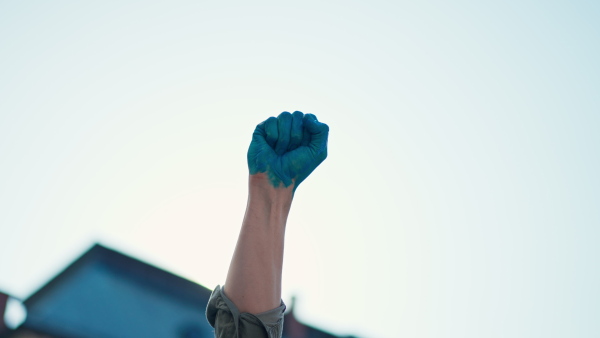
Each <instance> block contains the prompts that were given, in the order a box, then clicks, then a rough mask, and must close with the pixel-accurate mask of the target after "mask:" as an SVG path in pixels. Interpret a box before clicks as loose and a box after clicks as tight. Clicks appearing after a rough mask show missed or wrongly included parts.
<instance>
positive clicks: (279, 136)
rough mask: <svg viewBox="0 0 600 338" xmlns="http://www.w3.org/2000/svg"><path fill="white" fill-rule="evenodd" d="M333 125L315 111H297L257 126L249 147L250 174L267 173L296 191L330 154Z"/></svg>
mask: <svg viewBox="0 0 600 338" xmlns="http://www.w3.org/2000/svg"><path fill="white" fill-rule="evenodd" d="M328 135H329V127H328V126H327V125H326V124H325V123H321V122H319V121H317V117H316V116H314V115H312V114H306V115H305V114H302V113H301V112H299V111H295V112H294V113H293V114H290V113H288V112H283V113H281V114H280V115H279V116H278V117H277V118H275V117H269V118H268V119H267V120H266V121H264V122H262V123H260V124H259V125H258V126H256V129H255V130H254V134H252V142H251V143H250V148H249V149H248V168H249V169H250V175H254V174H258V173H266V174H267V175H268V177H269V180H270V182H271V184H273V186H274V187H279V185H280V184H283V186H285V187H289V186H290V185H291V184H294V191H295V190H296V188H297V187H298V185H300V183H302V181H304V179H305V178H307V177H308V175H310V173H311V172H312V171H313V170H315V168H316V167H317V166H318V165H319V164H321V162H323V161H324V160H325V158H326V157H327V136H328Z"/></svg>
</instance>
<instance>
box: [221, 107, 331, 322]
mask: <svg viewBox="0 0 600 338" xmlns="http://www.w3.org/2000/svg"><path fill="white" fill-rule="evenodd" d="M328 133H329V127H328V126H327V125H326V124H324V123H320V122H318V121H317V118H316V117H315V116H314V115H312V114H306V115H305V114H303V113H301V112H298V111H297V112H294V113H293V114H290V113H288V112H283V113H281V114H280V115H279V116H278V117H277V118H275V117H270V118H269V119H267V120H266V121H264V122H262V123H260V124H259V125H258V126H257V127H256V129H255V131H254V134H253V135H252V142H251V143H250V148H249V149H248V167H249V171H250V177H249V184H248V204H247V206H246V214H245V216H244V220H243V222H242V227H241V230H240V234H239V237H238V241H237V245H236V248H235V252H234V254H233V258H232V260H231V264H230V266H229V272H228V273H227V279H226V281H225V286H224V292H225V294H226V296H227V297H228V298H229V299H230V300H231V301H232V302H233V303H234V304H235V305H236V306H237V307H238V309H239V311H240V312H248V313H252V314H257V313H261V312H265V311H268V310H271V309H274V308H276V307H278V306H279V305H280V304H281V272H282V267H283V247H284V237H285V227H286V222H287V217H288V214H289V211H290V207H291V205H292V199H293V197H294V192H295V191H296V189H297V188H298V185H299V184H300V183H301V182H302V181H304V179H306V177H308V175H310V173H311V172H312V171H313V170H314V169H315V168H316V167H317V166H318V165H319V164H320V163H321V162H323V161H324V160H325V158H326V157H327V137H328Z"/></svg>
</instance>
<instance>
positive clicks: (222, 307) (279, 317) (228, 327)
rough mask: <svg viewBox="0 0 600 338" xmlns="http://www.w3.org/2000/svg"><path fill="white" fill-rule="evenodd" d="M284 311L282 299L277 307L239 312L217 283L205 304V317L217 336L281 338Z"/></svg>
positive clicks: (224, 337)
mask: <svg viewBox="0 0 600 338" xmlns="http://www.w3.org/2000/svg"><path fill="white" fill-rule="evenodd" d="M284 312H285V304H284V303H283V301H282V302H281V305H280V306H279V307H276V308H274V309H272V310H269V311H266V312H262V313H259V314H256V315H253V314H251V313H246V312H244V313H240V311H239V310H238V308H237V307H236V306H235V304H233V302H232V301H231V300H229V298H227V296H226V295H225V293H224V292H223V288H221V287H220V286H219V285H217V287H216V288H215V289H214V290H213V292H212V294H211V295H210V299H209V300H208V305H207V306H206V319H208V322H209V323H210V325H211V326H212V327H213V328H214V329H215V337H217V338H263V337H264V338H281V335H282V333H283V313H284Z"/></svg>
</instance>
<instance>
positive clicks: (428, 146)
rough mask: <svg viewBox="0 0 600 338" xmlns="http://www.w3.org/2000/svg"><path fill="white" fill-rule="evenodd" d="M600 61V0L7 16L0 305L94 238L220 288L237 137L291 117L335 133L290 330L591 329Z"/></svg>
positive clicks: (292, 267)
mask: <svg viewBox="0 0 600 338" xmlns="http://www.w3.org/2000/svg"><path fill="white" fill-rule="evenodd" d="M598 60H600V5H599V3H598V2H594V1H566V0H565V1H522V0H520V1H495V2H491V1H487V2H483V1H457V2H454V3H450V2H448V1H362V2H358V1H304V2H302V3H294V4H291V3H282V2H275V1H273V2H258V3H257V2H252V3H250V2H241V3H238V4H234V3H223V2H219V3H209V2H200V1H162V2H159V1H154V2H153V1H129V2H127V1H97V2H89V1H86V2H81V1H52V2H50V1H2V2H0V240H1V242H2V243H1V245H0V290H3V291H5V292H8V293H12V294H13V295H15V296H17V297H21V298H26V297H27V296H28V295H29V294H31V293H32V292H33V291H35V290H36V289H37V288H38V287H40V286H41V285H43V284H44V283H45V282H46V281H47V280H48V279H49V278H51V277H52V276H54V275H55V274H56V273H57V272H59V271H60V270H61V269H62V268H64V267H65V266H66V265H67V264H68V263H69V262H71V261H72V260H73V259H75V258H76V257H77V256H78V255H79V254H81V253H82V252H83V251H85V250H87V248H88V247H89V246H90V245H92V243H94V242H97V241H99V242H100V243H102V244H104V245H107V246H109V247H112V248H114V249H117V250H120V251H122V252H124V253H127V254H131V255H133V256H135V257H137V258H140V259H142V260H145V261H147V262H149V263H152V264H155V265H157V266H159V267H162V268H165V269H167V270H169V271H172V272H174V273H177V274H179V275H181V276H184V277H186V278H189V279H191V280H193V281H195V282H198V283H200V284H203V285H205V286H207V287H209V288H214V287H215V286H216V285H217V284H222V283H223V282H224V280H225V275H226V272H227V268H228V265H229V260H230V258H231V254H232V252H233V248H234V245H235V241H236V239H237V233H238V230H239V226H240V225H241V221H242V217H243V213H244V208H245V203H246V194H247V186H246V184H247V166H246V151H247V148H248V145H249V142H250V138H251V134H252V131H253V129H254V127H255V125H256V124H257V123H259V122H261V121H263V120H265V119H266V118H267V117H269V116H276V115H278V114H279V113H280V112H282V111H284V110H285V111H290V112H292V111H294V110H300V111H303V112H304V113H312V114H315V115H317V116H318V117H319V119H320V120H321V121H323V122H325V123H327V124H328V125H329V126H330V129H331V132H330V137H329V157H328V159H327V160H326V161H325V162H324V163H323V164H322V165H321V166H320V167H319V168H317V170H316V171H315V172H314V173H313V174H312V175H311V176H310V177H309V178H308V179H307V180H306V181H305V182H303V183H302V185H301V186H300V187H299V188H298V190H297V191H296V196H295V200H294V204H293V207H292V212H291V214H290V218H289V222H288V227H287V239H286V252H285V266H284V281H283V282H284V285H283V292H284V295H283V298H284V301H285V302H287V303H288V305H290V303H291V302H290V299H291V296H292V295H297V297H298V301H297V312H298V316H299V318H300V320H302V321H305V322H307V323H310V324H312V325H316V326H319V327H322V328H324V329H327V330H330V331H331V332H334V333H337V334H355V335H357V336H360V337H364V338H366V337H374V338H391V337H431V338H433V337H436V338H437V337H456V338H459V337H460V338H464V337H473V338H475V337H528V338H529V337H545V338H551V337H557V338H558V337H561V338H562V337H591V336H594V335H597V334H598V332H600V321H598V318H600V305H599V304H600V291H599V290H600V289H599V288H598V285H600V266H599V263H598V262H599V258H600V245H599V244H598V243H599V240H600V230H599V226H600V208H599V206H598V205H599V202H600V194H599V189H600V179H599V178H598V172H600V156H599V151H598V145H599V144H600V136H599V132H598V130H599V127H600V95H599V94H598V90H599V88H600V66H599V65H598ZM199 320H205V319H204V318H199Z"/></svg>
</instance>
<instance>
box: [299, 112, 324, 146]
mask: <svg viewBox="0 0 600 338" xmlns="http://www.w3.org/2000/svg"><path fill="white" fill-rule="evenodd" d="M303 122H304V126H305V128H306V130H307V131H308V133H309V134H310V142H309V144H308V147H309V148H310V149H312V150H313V151H314V152H315V153H317V154H319V153H322V152H326V151H327V138H328V137H329V126H328V125H326V124H325V123H321V122H319V121H318V120H317V117H316V116H314V115H313V114H306V115H304V121H303Z"/></svg>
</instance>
